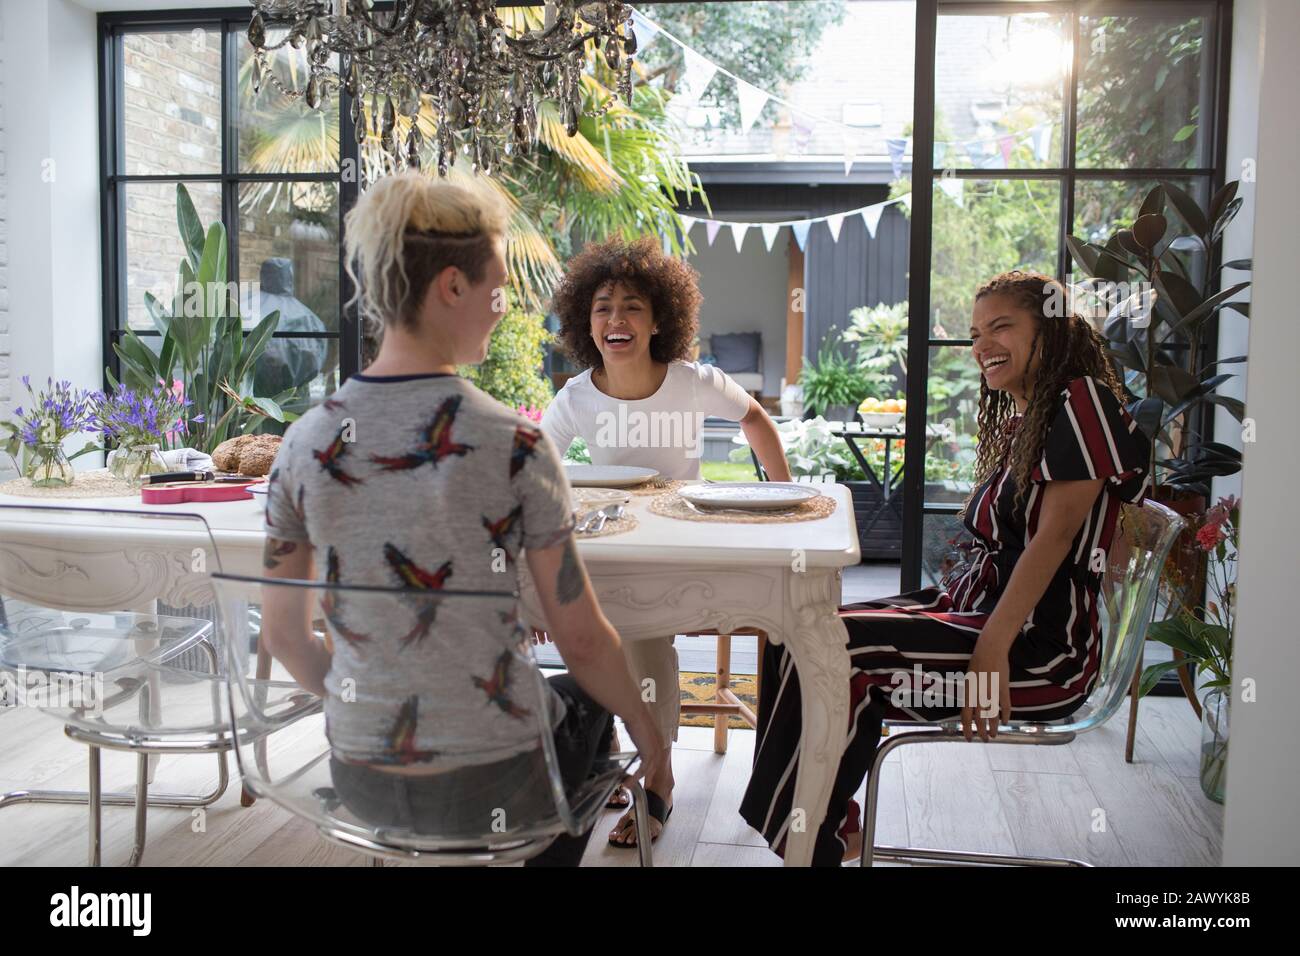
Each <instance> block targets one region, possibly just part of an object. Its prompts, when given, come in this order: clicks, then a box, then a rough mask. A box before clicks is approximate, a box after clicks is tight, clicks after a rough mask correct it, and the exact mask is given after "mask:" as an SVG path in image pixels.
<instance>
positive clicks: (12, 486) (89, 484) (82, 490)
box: [0, 468, 140, 498]
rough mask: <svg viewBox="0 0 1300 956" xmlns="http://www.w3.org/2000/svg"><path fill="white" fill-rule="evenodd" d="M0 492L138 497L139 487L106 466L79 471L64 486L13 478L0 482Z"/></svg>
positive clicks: (35, 495) (23, 495)
mask: <svg viewBox="0 0 1300 956" xmlns="http://www.w3.org/2000/svg"><path fill="white" fill-rule="evenodd" d="M0 494H5V495H15V496H17V497H19V498H129V497H130V496H131V495H135V496H137V497H139V495H140V489H139V488H138V487H137V488H133V487H131V483H130V482H127V481H123V480H122V479H121V478H114V477H113V476H112V475H110V474H109V473H108V469H107V468H96V469H94V470H92V471H79V472H77V476H76V477H75V478H74V479H73V480H72V484H70V485H68V486H67V487H64V488H37V487H34V486H33V485H32V482H31V479H30V478H15V479H14V480H13V481H6V482H5V483H4V484H0Z"/></svg>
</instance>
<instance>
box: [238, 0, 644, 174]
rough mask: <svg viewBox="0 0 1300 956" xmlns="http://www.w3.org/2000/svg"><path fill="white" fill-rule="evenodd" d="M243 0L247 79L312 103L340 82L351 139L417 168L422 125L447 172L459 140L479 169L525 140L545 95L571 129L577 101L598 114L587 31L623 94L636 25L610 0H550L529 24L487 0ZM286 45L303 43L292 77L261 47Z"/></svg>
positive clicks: (534, 132) (317, 105)
mask: <svg viewBox="0 0 1300 956" xmlns="http://www.w3.org/2000/svg"><path fill="white" fill-rule="evenodd" d="M251 2H252V5H253V8H254V12H253V18H252V20H251V22H250V23H249V25H248V42H249V44H250V45H251V46H252V47H253V57H254V62H253V64H252V81H253V88H254V91H255V92H257V91H260V89H261V87H262V86H263V85H264V84H268V83H269V84H271V85H273V86H274V87H275V88H276V89H277V90H279V91H280V92H281V93H283V94H285V95H286V96H290V97H293V98H301V99H302V100H303V102H305V103H306V104H307V106H309V107H311V108H312V109H323V108H325V107H327V106H328V105H329V103H330V100H331V97H333V96H335V95H337V94H338V91H339V90H340V89H342V90H344V91H346V92H347V94H348V96H349V97H350V98H351V110H350V116H351V119H352V124H353V127H354V131H355V136H356V140H357V142H358V143H364V142H365V141H366V139H367V136H368V135H369V136H376V137H378V140H379V145H380V148H381V149H382V151H383V153H384V155H385V157H386V162H389V163H391V165H392V166H393V168H395V169H396V168H402V167H413V168H419V165H420V155H421V148H422V147H423V146H424V143H425V140H426V138H428V137H427V136H426V134H431V137H432V140H433V143H432V145H433V146H434V147H435V149H436V154H437V165H438V172H439V174H441V175H444V176H445V175H446V174H447V170H448V169H449V168H450V167H451V165H452V163H453V162H454V161H455V158H456V154H457V152H458V151H459V152H460V153H461V154H462V155H464V156H466V157H467V158H468V159H469V160H470V162H471V163H472V165H473V168H474V170H475V171H476V172H483V173H490V172H491V171H492V170H493V169H495V168H497V167H499V166H500V165H501V164H502V163H503V162H505V160H506V159H507V157H510V156H512V155H515V154H526V153H528V152H529V151H530V150H531V149H532V148H533V147H534V145H535V144H536V142H537V139H538V135H539V121H538V108H539V106H541V104H543V103H544V102H546V101H549V102H551V103H553V104H554V105H555V108H556V110H557V111H558V113H559V116H560V121H561V123H562V124H563V126H564V129H565V132H566V133H567V134H568V135H569V136H574V135H575V134H576V133H577V132H578V125H579V123H580V122H581V120H582V117H583V115H584V113H585V115H597V116H598V115H601V114H603V113H605V112H607V111H608V110H609V108H610V107H611V106H612V105H613V103H614V98H613V97H609V98H607V99H606V100H605V102H603V103H601V104H600V105H599V106H597V107H596V108H595V109H594V110H590V109H589V110H585V111H584V109H583V106H584V101H585V99H586V92H585V90H584V88H583V82H582V74H583V70H584V67H585V66H586V62H587V44H588V43H591V44H594V47H595V49H596V51H597V56H598V58H599V59H600V60H602V61H603V63H604V65H605V66H607V67H608V68H609V69H610V70H612V71H614V72H615V73H616V74H617V76H618V82H617V91H618V95H619V96H620V97H622V98H623V100H624V101H625V102H627V103H629V104H630V103H631V102H632V61H633V55H634V54H635V53H636V35H635V34H634V33H633V32H632V29H631V20H630V17H631V8H630V7H629V6H627V5H626V4H624V3H621V2H610V0H606V2H594V3H575V2H573V0H550V2H547V3H546V4H545V7H544V13H543V18H542V21H541V23H540V24H538V23H536V21H535V20H533V21H532V25H525V24H527V22H528V20H527V14H524V13H523V12H522V11H520V13H519V15H516V16H514V17H512V20H511V23H510V24H507V23H506V22H504V21H503V20H502V19H501V17H500V16H499V14H498V12H497V10H496V4H495V2H494V0H394V2H393V3H392V4H390V5H386V6H378V7H377V5H376V4H375V2H374V0H251ZM281 33H283V36H281V37H280V38H279V39H277V40H276V41H275V42H269V37H270V36H271V35H273V34H274V35H279V34H281ZM285 45H288V46H290V47H292V48H293V49H294V50H301V51H304V54H305V57H306V65H307V72H306V75H305V76H304V77H302V79H301V88H300V89H294V88H292V87H290V86H288V85H287V84H285V83H284V82H283V81H281V80H280V79H279V78H278V77H277V76H276V74H275V71H274V70H272V69H271V67H270V62H269V59H268V57H270V56H272V55H273V54H274V53H275V51H277V50H279V49H281V48H282V47H284V46H285ZM422 105H427V109H426V111H425V114H424V117H425V120H426V122H427V120H428V118H429V115H430V113H431V114H432V118H433V125H432V129H429V128H427V127H426V129H425V130H423V131H422V130H421V129H420V117H421V107H422ZM366 107H368V109H367V108H366ZM367 113H369V117H368V118H369V121H370V127H369V129H367V127H366V119H367V115H366V114H367ZM403 131H404V132H403Z"/></svg>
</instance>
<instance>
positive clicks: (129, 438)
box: [93, 382, 203, 448]
mask: <svg viewBox="0 0 1300 956" xmlns="http://www.w3.org/2000/svg"><path fill="white" fill-rule="evenodd" d="M96 398H97V399H98V407H97V410H96V415H95V420H94V422H93V427H94V429H95V430H96V431H98V432H100V433H101V434H102V435H103V436H104V439H105V440H106V441H109V440H111V441H114V442H116V443H117V444H118V445H121V446H122V447H124V448H129V447H131V446H132V445H166V446H168V447H171V446H172V445H174V444H175V443H176V441H177V440H178V439H179V437H180V436H183V435H184V434H186V429H187V427H188V425H187V422H186V413H185V410H186V409H187V408H189V407H190V405H192V404H193V403H192V402H191V401H190V400H189V399H187V398H184V397H183V394H182V392H181V391H180V390H179V389H177V388H176V387H175V386H173V387H172V388H168V387H167V386H166V385H163V384H162V383H161V382H160V383H159V384H158V385H156V386H155V387H154V388H153V390H152V391H145V390H143V389H133V388H124V387H122V386H118V388H117V389H116V390H115V391H113V392H112V393H111V394H109V393H104V392H100V393H98V395H97V396H96ZM202 420H203V416H202V415H198V416H196V417H195V418H194V419H191V421H196V422H201V421H202Z"/></svg>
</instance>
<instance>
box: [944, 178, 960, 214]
mask: <svg viewBox="0 0 1300 956" xmlns="http://www.w3.org/2000/svg"><path fill="white" fill-rule="evenodd" d="M939 188H940V189H942V190H943V191H944V192H945V193H947V194H948V198H949V199H951V200H952V201H953V202H955V203H956V204H957V205H958V206H961V207H962V208H963V209H965V208H966V184H965V183H964V182H963V181H962V180H960V179H958V178H957V177H956V176H943V177H941V178H940V179H939Z"/></svg>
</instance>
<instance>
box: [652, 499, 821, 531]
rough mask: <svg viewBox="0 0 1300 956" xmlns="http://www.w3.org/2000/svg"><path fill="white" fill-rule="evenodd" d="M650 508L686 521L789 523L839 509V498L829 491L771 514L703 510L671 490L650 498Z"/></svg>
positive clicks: (664, 515) (660, 513) (816, 517)
mask: <svg viewBox="0 0 1300 956" xmlns="http://www.w3.org/2000/svg"><path fill="white" fill-rule="evenodd" d="M650 511H651V513H653V514H657V515H662V516H663V517H665V518H679V519H681V520H682V521H715V522H720V523H724V524H726V523H731V524H788V523H790V522H792V521H817V520H819V519H821V518H825V517H828V516H829V515H832V514H834V513H835V499H834V498H828V497H827V496H826V495H818V496H817V497H816V498H809V499H808V500H807V501H804V502H801V503H800V504H797V505H795V506H794V507H793V508H790V509H788V510H783V511H778V512H776V513H774V514H767V513H764V512H762V511H739V510H735V511H724V510H718V511H703V510H700V509H697V508H696V507H695V506H694V505H692V504H691V503H690V502H689V501H687V500H686V499H685V498H683V497H682V496H681V495H679V494H677V492H675V491H670V492H669V493H667V494H663V495H659V497H657V498H653V499H651V501H650Z"/></svg>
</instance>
